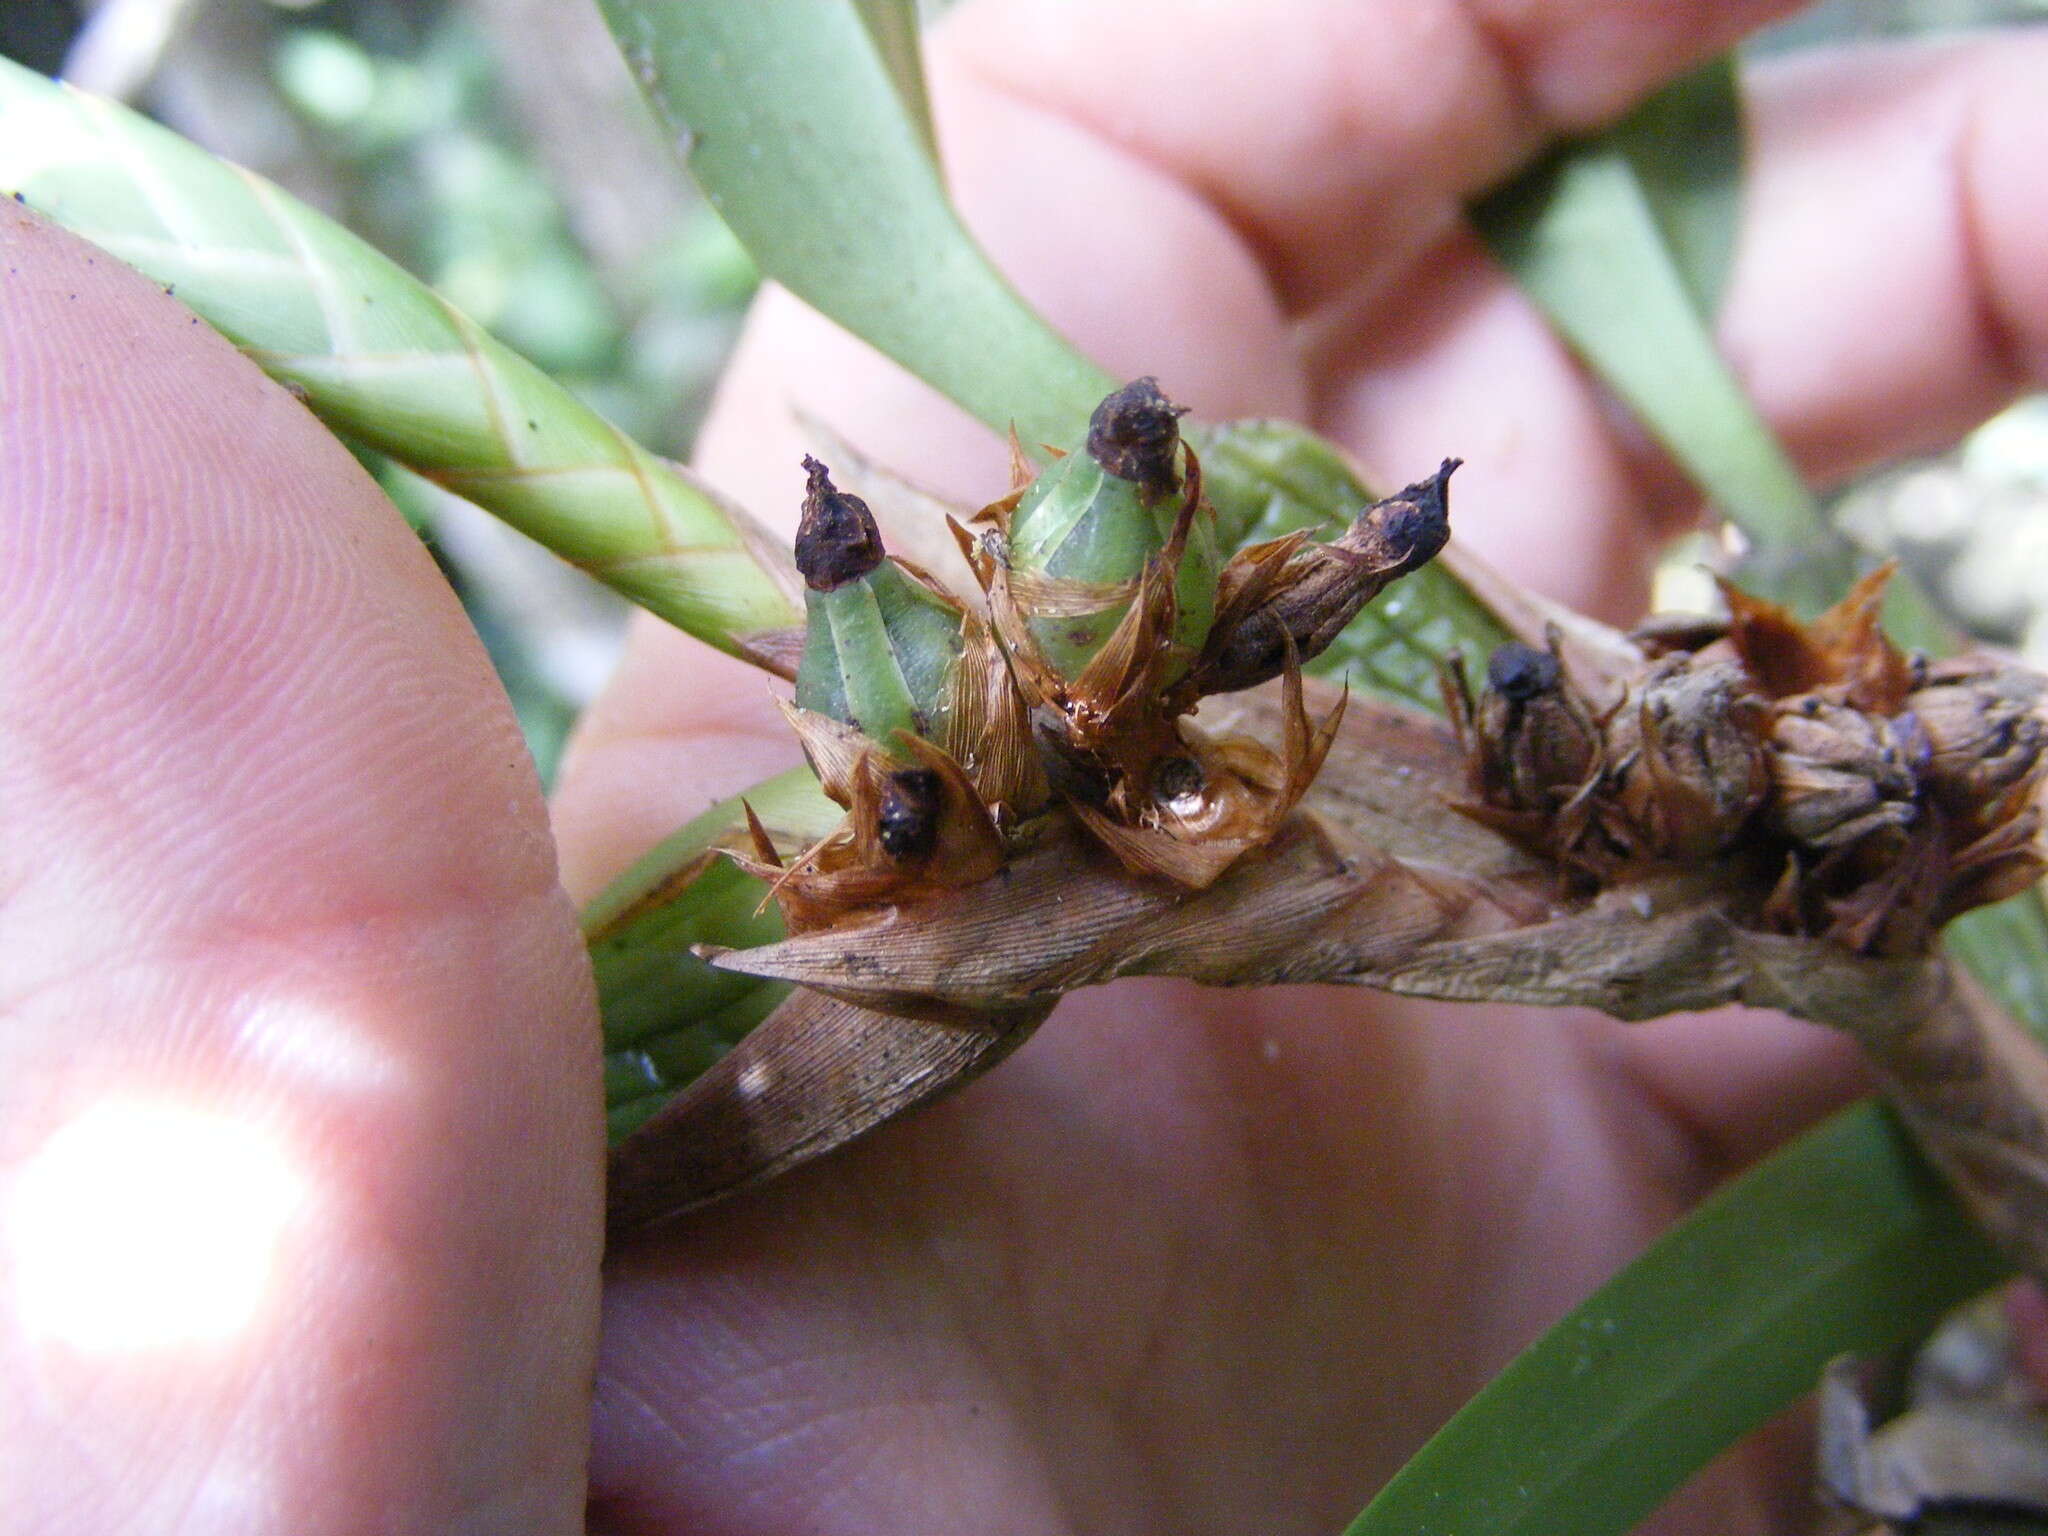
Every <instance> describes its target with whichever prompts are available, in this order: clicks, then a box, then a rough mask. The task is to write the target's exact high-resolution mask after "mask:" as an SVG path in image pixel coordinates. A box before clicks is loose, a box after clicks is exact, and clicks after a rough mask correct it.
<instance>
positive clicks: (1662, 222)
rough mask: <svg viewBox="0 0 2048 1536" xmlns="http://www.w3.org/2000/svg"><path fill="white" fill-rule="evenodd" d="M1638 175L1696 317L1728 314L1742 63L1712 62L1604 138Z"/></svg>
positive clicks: (1738, 183) (1738, 192)
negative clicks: (1724, 303) (1724, 296)
mask: <svg viewBox="0 0 2048 1536" xmlns="http://www.w3.org/2000/svg"><path fill="white" fill-rule="evenodd" d="M1604 137H1605V138H1606V140H1607V142H1608V143H1610V144H1611V145H1612V146H1613V147H1614V149H1615V151H1616V152H1617V153H1619V154H1620V155H1621V157H1622V158H1623V159H1624V160H1626V161H1627V162H1628V164H1629V167H1630V169H1632V170H1633V171H1634V172H1635V176H1636V181H1637V182H1638V183H1639V184H1640V185H1641V187H1642V188H1643V196H1644V201H1645V202H1646V203H1647V205H1648V207H1649V211H1650V217H1651V218H1652V219H1654V220H1655V221H1656V224H1657V231H1658V233H1659V234H1660V235H1661V236H1662V237H1663V241H1664V248H1665V250H1666V251H1668V252H1669V253H1670V256H1671V262H1672V265H1673V267H1674V268H1676V270H1677V272H1678V278H1679V281H1680V282H1682V283H1683V284H1684V285H1685V291H1686V295H1687V297H1688V298H1690V299H1691V301H1692V307H1693V310H1694V312H1695V313H1696V314H1699V315H1703V316H1706V317H1707V318H1709V319H1711V318H1712V317H1713V316H1714V315H1715V314H1716V313H1718V312H1719V310H1720V307H1721V292H1722V289H1723V288H1725V287H1726V286H1727V281H1728V269H1729V267H1730V266H1731V265H1733V263H1734V259H1735V231H1736V226H1737V224H1738V222H1739V218H1740V214H1741V211H1742V210H1741V197H1742V160H1743V148H1744V146H1743V142H1742V92H1741V86H1740V83H1739V82H1738V81H1737V79H1736V75H1735V55H1734V54H1732V53H1724V54H1722V55H1721V56H1720V57H1719V58H1716V59H1710V60H1708V61H1707V62H1706V63H1705V64H1702V65H1701V66H1700V67H1699V68H1698V69H1696V70H1694V71H1693V72H1692V73H1691V74H1689V75H1685V76H1682V77H1680V78H1679V79H1677V80H1675V81H1673V82H1672V83H1671V84H1670V85H1668V86H1666V87H1665V88H1664V89H1663V90H1661V91H1658V92H1657V93H1656V94H1655V95H1653V96H1651V97H1650V98H1649V99H1648V100H1647V101H1645V102H1644V103H1643V104H1642V105H1641V106H1639V107H1638V108H1636V110H1635V111H1633V112H1631V113H1630V114H1629V115H1628V116H1627V117H1625V118H1623V119H1622V120H1621V121H1620V122H1618V123H1616V124H1615V125H1614V126H1613V127H1612V128H1610V129H1608V131H1607V133H1606V134H1605V135H1604Z"/></svg>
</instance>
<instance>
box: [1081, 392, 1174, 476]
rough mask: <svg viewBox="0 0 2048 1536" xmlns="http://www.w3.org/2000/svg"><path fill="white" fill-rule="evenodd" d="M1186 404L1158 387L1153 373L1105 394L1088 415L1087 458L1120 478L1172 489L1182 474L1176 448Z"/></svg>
mask: <svg viewBox="0 0 2048 1536" xmlns="http://www.w3.org/2000/svg"><path fill="white" fill-rule="evenodd" d="M1186 413H1187V407H1186V406H1181V405H1175V404H1174V403H1173V402H1172V401H1170V400H1168V399H1167V398H1166V396H1165V395H1163V394H1161V393H1160V391H1159V381H1158V380H1157V379H1154V378H1143V379H1136V380H1133V381H1132V382H1131V383H1129V384H1126V385H1125V386H1124V387H1123V388H1122V389H1120V390H1118V391H1117V392H1116V393H1115V394H1113V395H1109V396H1106V397H1105V398H1104V400H1103V402H1102V403H1101V404H1100V405H1098V406H1096V407H1095V414H1094V415H1092V416H1090V417H1089V418H1088V457H1090V458H1091V459H1093V460H1094V461H1095V462H1096V463H1097V464H1100V465H1101V466H1102V467H1103V469H1104V470H1106V471H1108V472H1109V473H1110V474H1112V475H1115V476H1116V477H1117V478H1118V479H1119V480H1130V481H1135V482H1136V483H1137V484H1139V485H1142V486H1145V487H1147V488H1148V489H1149V488H1155V487H1163V488H1165V489H1169V490H1170V489H1171V488H1172V487H1173V485H1174V483H1175V481H1176V479H1177V478H1178V476H1177V470H1176V465H1175V463H1174V458H1175V453H1174V450H1175V449H1176V448H1177V447H1178V446H1179V445H1180V418H1181V417H1182V416H1183V415H1185V414H1186Z"/></svg>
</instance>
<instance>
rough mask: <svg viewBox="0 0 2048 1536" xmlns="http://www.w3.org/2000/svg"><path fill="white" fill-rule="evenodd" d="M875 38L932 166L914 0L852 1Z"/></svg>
mask: <svg viewBox="0 0 2048 1536" xmlns="http://www.w3.org/2000/svg"><path fill="white" fill-rule="evenodd" d="M853 3H854V5H855V6H856V7H857V8H858V9H859V11H860V19H861V20H862V21H864V22H866V23H867V28H868V35H869V36H870V37H872V38H873V39H874V40H875V52H876V54H877V55H878V56H879V57H880V58H881V60H882V64H883V67H884V68H886V69H887V70H888V71H889V82H890V84H892V85H894V86H895V87H896V95H897V97H898V98H899V99H900V100H901V101H902V103H903V110H904V111H905V113H907V114H908V115H909V118H910V122H911V126H912V127H914V128H915V129H916V130H917V136H918V137H919V138H920V139H922V140H924V148H925V153H926V154H928V155H930V156H931V157H932V163H933V164H934V165H936V164H937V163H938V159H939V140H938V134H937V132H936V131H935V130H934V129H933V127H932V103H931V96H930V95H929V93H927V91H926V90H925V84H924V49H923V46H922V45H921V42H920V40H919V37H918V17H917V0H853Z"/></svg>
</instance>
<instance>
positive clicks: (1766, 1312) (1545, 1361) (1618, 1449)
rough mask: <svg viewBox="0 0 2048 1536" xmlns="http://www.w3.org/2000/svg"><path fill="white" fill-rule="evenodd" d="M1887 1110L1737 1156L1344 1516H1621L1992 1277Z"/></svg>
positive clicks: (1636, 1517) (1383, 1528) (1510, 1528)
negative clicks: (1638, 1252) (1363, 1505)
mask: <svg viewBox="0 0 2048 1536" xmlns="http://www.w3.org/2000/svg"><path fill="white" fill-rule="evenodd" d="M2006 1272H2007V1270H2006V1266H2005V1263H2004V1261H2003V1260H2001V1259H2000V1258H1999V1257H1998V1255H1997V1254H1996V1253H1995V1252H1993V1250H1992V1249H1991V1247H1990V1245H1989V1244H1988V1243H1987V1242H1986V1241H1985V1240H1984V1238H1983V1237H1982V1236H1980V1235H1979V1234H1978V1233H1977V1232H1976V1230H1975V1229H1974V1228H1973V1227H1972V1226H1971V1225H1970V1223H1969V1221H1968V1220H1967V1219H1966V1218H1965V1217H1964V1216H1963V1215H1962V1213H1961V1212H1960V1211H1959V1210H1958V1209H1957V1207H1956V1205H1955V1202H1954V1201H1953V1200H1951V1199H1950V1198H1949V1197H1948V1194H1947V1192H1946V1190H1945V1189H1944V1188H1943V1187H1942V1185H1941V1183H1940V1181H1939V1180H1938V1179H1937V1178H1936V1176H1935V1175H1934V1174H1933V1173H1932V1172H1930V1171H1929V1170H1928V1168H1927V1166H1926V1164H1925V1163H1924V1162H1923V1161H1922V1160H1921V1159H1920V1157H1919V1156H1918V1154H1917V1153H1915V1152H1914V1150H1913V1149H1912V1147H1911V1145H1910V1144H1909V1142H1908V1141H1907V1139H1906V1136H1905V1133H1904V1132H1903V1131H1902V1130H1900V1129H1899V1127H1898V1126H1897V1124H1896V1123H1895V1122H1894V1121H1893V1119H1892V1117H1891V1115H1890V1113H1889V1112H1888V1111H1885V1110H1882V1109H1880V1108H1878V1107H1877V1106H1875V1105H1873V1104H1863V1105H1859V1106H1857V1107H1856V1108H1854V1109H1849V1110H1845V1111H1843V1112H1842V1113H1841V1114H1839V1115H1836V1116H1835V1117H1834V1118H1833V1119H1832V1120H1829V1121H1828V1122H1827V1123H1826V1124H1824V1125H1822V1126H1820V1127H1819V1128H1818V1129H1816V1130H1814V1131H1811V1132H1809V1133H1808V1134H1807V1135H1805V1136H1804V1137H1802V1138H1800V1139H1799V1140H1798V1141H1796V1142H1794V1143H1793V1144H1792V1145H1791V1146H1790V1147H1788V1148H1786V1149H1785V1150H1784V1151H1783V1152H1780V1153H1779V1154H1778V1155H1777V1156H1775V1157H1773V1158H1771V1159H1770V1160H1769V1161H1768V1162H1766V1163H1764V1164H1762V1165H1761V1166H1759V1167H1757V1168H1755V1169H1753V1170H1751V1171H1750V1172H1749V1173H1747V1174H1745V1175H1743V1176H1742V1177H1741V1178H1740V1179H1738V1180H1736V1181H1735V1182H1734V1183H1733V1184H1731V1185H1729V1186H1728V1187H1727V1188H1725V1189H1723V1190H1722V1191H1721V1192H1720V1193H1718V1194H1716V1195H1715V1196H1713V1197H1712V1198H1711V1199H1709V1200H1707V1201H1706V1202H1705V1203H1704V1204H1702V1205H1701V1206H1700V1207H1699V1208H1698V1209H1697V1210H1696V1211H1694V1212H1693V1214H1692V1215H1690V1216H1689V1217H1687V1218H1686V1220H1685V1221H1683V1222H1682V1223H1680V1224H1679V1225H1678V1226H1677V1227H1675V1228H1673V1229H1672V1230H1671V1231H1670V1232H1669V1233H1667V1234H1666V1235H1665V1236H1664V1237H1662V1238H1661V1239H1659V1240H1658V1241H1657V1243H1656V1244H1654V1245H1653V1246H1652V1247H1651V1248H1650V1250H1649V1251H1648V1252H1647V1253H1645V1254H1644V1255H1643V1256H1642V1257H1641V1258H1639V1259H1638V1260H1636V1261H1635V1262H1634V1263H1633V1264H1631V1265H1630V1266H1629V1267H1628V1268H1627V1269H1625V1270H1623V1271H1622V1273H1621V1274H1620V1275H1618V1276H1616V1277H1615V1278H1614V1279H1613V1280H1611V1281H1610V1282H1608V1284H1606V1285H1605V1286H1603V1287H1602V1288H1601V1289H1600V1290H1599V1291H1597V1292H1596V1293H1595V1294H1594V1295H1593V1296H1592V1297H1591V1298H1590V1299H1589V1300H1588V1301H1586V1302H1585V1304H1584V1305H1582V1306H1580V1307H1578V1308H1577V1309H1576V1310H1574V1311H1573V1312H1572V1313H1571V1315H1570V1316H1568V1317H1567V1318H1565V1320H1564V1321H1563V1322H1561V1323H1559V1324H1558V1325H1557V1326H1556V1327H1555V1328H1553V1329H1551V1330H1550V1331H1549V1332H1548V1333H1546V1334H1545V1335H1544V1336H1543V1337H1542V1338H1541V1339H1540V1340H1538V1341H1537V1342H1536V1343H1535V1344H1534V1345H1532V1346H1531V1347H1530V1348H1529V1349H1528V1350H1527V1351H1525V1352H1524V1353H1523V1354H1522V1355H1521V1357H1520V1358H1519V1359H1517V1360H1516V1361H1515V1362H1514V1363H1513V1364H1512V1365H1510V1366H1509V1367H1508V1368H1507V1369H1506V1370H1505V1371H1503V1372H1502V1373H1501V1374H1500V1375H1499V1376H1497V1377H1495V1378H1494V1380H1493V1381H1492V1382H1491V1383H1490V1384H1488V1386H1487V1387H1486V1388H1485V1389H1484V1390H1483V1391H1482V1392H1481V1393H1480V1394H1479V1395H1478V1396H1477V1397H1476V1398H1474V1399H1473V1400H1472V1401H1471V1402H1470V1403H1469V1404H1467V1405H1466V1407H1465V1408H1464V1410H1463V1411H1462V1412H1460V1413H1459V1414H1458V1416H1457V1417H1456V1418H1455V1419H1453V1420H1452V1421H1451V1422H1450V1424H1449V1425H1447V1426H1446V1427H1445V1428H1444V1429H1443V1430H1441V1431H1440V1432H1439V1433H1438V1434H1437V1435H1436V1437H1435V1438H1434V1439H1432V1440H1431V1441H1430V1442H1429V1443H1428V1444H1427V1445H1426V1446H1424V1447H1423V1448H1422V1450H1421V1451H1420V1452H1418V1453H1417V1454H1416V1455H1415V1457H1414V1458H1413V1459H1411V1460H1410V1461H1409V1462H1408V1464H1407V1465H1406V1466H1405V1467H1403V1468H1402V1469H1401V1471H1400V1472H1399V1473H1398V1474H1396V1475H1395V1477H1394V1480H1393V1481H1392V1482H1390V1483H1389V1484H1388V1485H1387V1486H1386V1487H1385V1488H1384V1489H1383V1490H1382V1491H1381V1492H1380V1495H1379V1497H1377V1498H1376V1499H1374V1500H1373V1502H1372V1504H1371V1505H1370V1506H1369V1507H1368V1508H1367V1509H1366V1511H1365V1513H1364V1514H1362V1515H1360V1516H1359V1517H1358V1519H1357V1520H1356V1521H1355V1522H1354V1523H1353V1524H1352V1526H1351V1528H1350V1531H1349V1533H1348V1536H1554V1533H1556V1532H1560V1531H1569V1532H1572V1533H1573V1536H1610V1533H1613V1536H1618V1533H1620V1532H1624V1531H1627V1530H1630V1529H1632V1528H1633V1527H1634V1526H1635V1525H1636V1524H1637V1522H1638V1521H1640V1520H1641V1519H1642V1518H1643V1517H1644V1516H1646V1515H1648V1514H1649V1513H1650V1512H1651V1511H1652V1510H1653V1509H1655V1508H1656V1507H1657V1505H1658V1504H1660V1503H1662V1502H1663V1500H1664V1498H1665V1496H1666V1495H1667V1494H1668V1493H1669V1492H1670V1491H1671V1490H1672V1489H1674V1488H1676V1487H1677V1486H1678V1485H1679V1484H1680V1483H1682V1482H1683V1481H1684V1480H1685V1479H1686V1478H1687V1477H1689V1476H1690V1475H1691V1474H1692V1473H1693V1472H1695V1471H1697V1470H1698V1469H1699V1468H1700V1467H1702V1466H1704V1465H1706V1463H1707V1462H1709V1461H1711V1460H1712V1459H1713V1458H1714V1456H1715V1455H1716V1454H1717V1453H1718V1452H1719V1451H1721V1450H1722V1449H1723V1448H1724V1447H1726V1446H1727V1445H1728V1444H1730V1443H1731V1442H1732V1441H1734V1440H1735V1439H1736V1438H1738V1437H1739V1436H1740V1435H1742V1434H1743V1433H1745V1432H1746V1431H1748V1430H1750V1429H1753V1428H1755V1427H1756V1426H1757V1425H1759V1424H1761V1423H1763V1422H1764V1421H1765V1420H1766V1419H1768V1418H1770V1417H1771V1416H1772V1415H1773V1414H1774V1413H1776V1412H1777V1411H1778V1410H1779V1409H1781V1408H1783V1407H1784V1406H1785V1405H1786V1404H1787V1403H1789V1402H1791V1401H1792V1400H1793V1399H1794V1398H1796V1397H1798V1396H1799V1395H1800V1394H1802V1393H1804V1392H1808V1391H1810V1390H1812V1387H1813V1384H1814V1382H1815V1381H1817V1380H1818V1379H1819V1376H1820V1370H1821V1366H1822V1365H1823V1364H1825V1363H1826V1361H1827V1360H1829V1359H1830V1358H1831V1357H1833V1356H1834V1355H1837V1354H1840V1353H1842V1352H1844V1351H1849V1352H1858V1353H1860V1352H1866V1351H1872V1350H1878V1349H1883V1348H1886V1347H1888V1346H1890V1345H1893V1344H1897V1343H1900V1342H1902V1341H1904V1340H1907V1339H1911V1338H1914V1337H1916V1336H1918V1335H1919V1334H1921V1333H1923V1332H1925V1331H1926V1330H1927V1329H1928V1328H1929V1327H1930V1326H1931V1325H1932V1324H1933V1322H1934V1321H1935V1319H1936V1318H1938V1317H1939V1316H1940V1315H1941V1314H1942V1313H1943V1312H1944V1311H1946V1310H1947V1309H1948V1308H1949V1307H1951V1306H1954V1305H1955V1304H1957V1303H1958V1302H1960V1301H1962V1300H1964V1299H1965V1298H1966V1297H1969V1296H1971V1295H1973V1294H1975V1293H1976V1292H1978V1291H1980V1290H1983V1289H1984V1288H1985V1287H1987V1286H1989V1285H1991V1284H1993V1283H1994V1282H1996V1281H1997V1280H1998V1279H1999V1278H2000V1277H2001V1276H2002V1275H2004V1274H2005V1273H2006Z"/></svg>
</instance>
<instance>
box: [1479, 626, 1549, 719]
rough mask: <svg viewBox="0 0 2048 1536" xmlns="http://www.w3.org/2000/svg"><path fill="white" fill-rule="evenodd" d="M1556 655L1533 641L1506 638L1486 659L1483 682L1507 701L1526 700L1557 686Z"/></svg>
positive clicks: (1538, 696)
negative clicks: (1532, 642) (1542, 648)
mask: <svg viewBox="0 0 2048 1536" xmlns="http://www.w3.org/2000/svg"><path fill="white" fill-rule="evenodd" d="M1558 681H1559V672H1558V666H1557V658H1556V657H1555V656H1553V655H1551V654H1550V652H1548V651H1539V650H1537V649H1536V647H1535V646H1533V645H1524V644H1522V642H1521V641H1519V640H1510V641H1508V642H1507V643H1506V644H1505V645H1502V646H1500V647H1498V648H1497V649H1496V650H1495V651H1494V653H1493V655H1491V656H1490V657H1488V658H1487V661H1486V686H1487V687H1488V688H1491V689H1492V690H1493V691H1494V692H1495V693H1497V694H1499V695H1500V696H1501V697H1502V698H1504V699H1506V700H1507V701H1508V702H1509V703H1511V704H1526V703H1528V702H1529V701H1530V700H1531V699H1535V698H1540V697H1542V696H1543V695H1544V694H1546V693H1554V692H1556V690H1557V685H1558Z"/></svg>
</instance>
